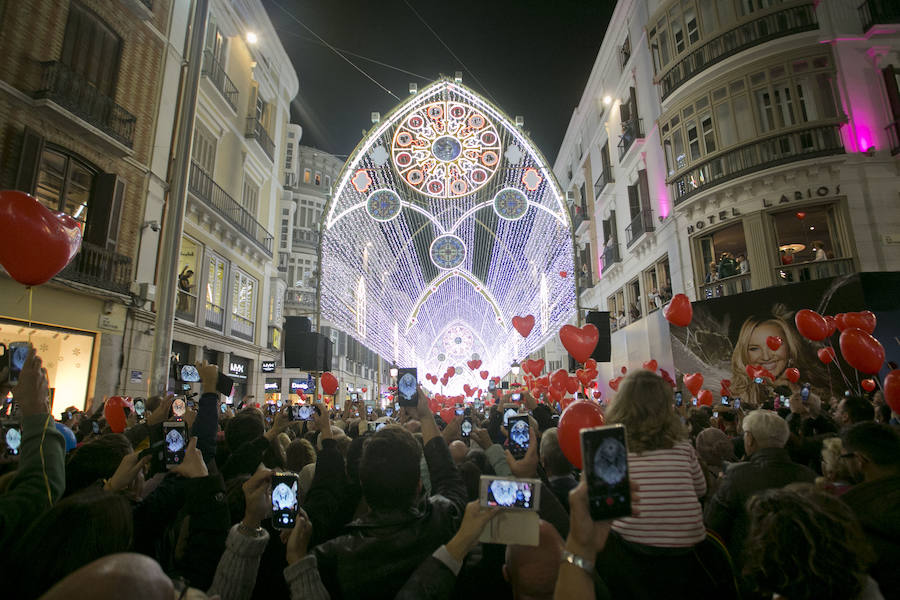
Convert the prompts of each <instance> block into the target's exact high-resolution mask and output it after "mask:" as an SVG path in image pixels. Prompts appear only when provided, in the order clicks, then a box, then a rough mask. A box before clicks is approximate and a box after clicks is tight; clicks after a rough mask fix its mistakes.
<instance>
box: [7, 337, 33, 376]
mask: <svg viewBox="0 0 900 600" xmlns="http://www.w3.org/2000/svg"><path fill="white" fill-rule="evenodd" d="M29 349H30V346H29V345H28V342H11V343H10V345H9V348H8V349H7V350H6V351H7V352H9V383H10V384H12V385H15V384H16V383H18V381H19V374H20V373H21V372H22V367H24V366H25V359H27V358H28V351H29Z"/></svg>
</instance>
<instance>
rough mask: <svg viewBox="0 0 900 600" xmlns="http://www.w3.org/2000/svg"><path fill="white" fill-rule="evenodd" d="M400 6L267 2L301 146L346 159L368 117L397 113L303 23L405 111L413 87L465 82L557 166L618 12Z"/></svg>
mask: <svg viewBox="0 0 900 600" xmlns="http://www.w3.org/2000/svg"><path fill="white" fill-rule="evenodd" d="M407 1H408V2H409V5H407V3H406V1H405V0H378V1H373V0H262V3H263V5H264V6H265V7H266V9H267V10H268V12H269V17H270V18H271V20H272V23H273V24H274V25H275V29H276V30H277V32H278V34H279V36H280V37H281V42H282V44H283V45H284V47H285V50H286V51H287V53H288V55H289V56H290V57H291V60H292V62H293V64H294V67H295V68H296V69H297V72H298V75H299V78H300V93H299V94H298V95H297V98H296V99H295V101H294V104H293V106H292V110H291V113H292V114H291V120H292V121H293V122H295V123H300V124H301V125H302V126H303V140H302V142H301V143H302V144H304V145H308V146H315V147H318V148H322V149H323V150H325V151H327V152H331V153H333V154H336V155H338V156H340V157H342V158H343V157H345V156H346V155H347V154H349V153H350V152H351V151H352V150H353V148H354V147H355V146H356V144H357V143H358V142H359V140H360V139H361V137H362V132H363V130H367V129H368V128H369V127H371V120H370V113H371V112H372V111H379V112H381V114H382V115H384V114H386V113H387V112H389V111H390V110H391V109H392V108H393V107H394V106H396V105H397V104H399V101H398V100H397V99H396V98H394V97H393V96H391V95H389V94H388V93H387V92H385V91H384V90H382V89H381V88H379V87H378V85H376V84H375V83H373V82H372V81H370V80H369V79H367V78H366V77H365V75H363V74H361V73H360V72H359V71H357V70H355V69H354V68H353V67H352V66H351V65H349V64H348V63H347V62H345V61H344V60H343V59H342V58H341V57H339V56H337V55H336V54H335V53H334V52H332V51H331V50H329V49H328V48H327V47H325V45H323V44H322V43H320V42H319V41H318V40H316V38H315V35H314V34H313V33H310V32H309V31H308V30H306V29H304V28H303V26H302V25H301V24H300V23H302V24H303V25H306V27H308V28H309V29H311V30H312V32H314V33H315V34H317V35H318V36H320V37H321V38H323V39H324V40H325V41H326V42H328V43H329V44H331V45H332V46H334V47H336V48H338V49H340V50H342V51H347V52H345V55H346V56H347V57H348V58H349V59H350V60H352V61H353V62H354V63H355V64H356V65H357V66H359V67H360V68H361V69H363V70H364V71H365V72H366V73H368V74H369V75H370V76H371V77H372V78H374V79H375V80H376V81H378V83H380V84H381V85H383V86H384V87H385V88H387V89H388V90H390V91H391V92H393V93H394V94H396V95H397V96H398V97H399V98H401V99H406V98H408V97H409V91H408V87H409V83H410V82H414V83H417V84H418V85H419V88H420V89H421V88H422V87H424V86H425V85H426V84H427V83H428V82H430V81H433V80H434V79H437V77H438V76H439V75H441V74H443V75H447V76H451V77H452V76H453V73H454V72H455V71H463V84H464V85H467V86H469V87H471V88H472V89H474V90H475V91H476V92H478V93H480V94H482V95H484V96H486V97H487V98H488V99H491V100H493V101H494V102H495V103H496V104H497V105H498V106H499V107H500V108H501V109H502V110H503V111H504V112H506V113H507V114H508V115H510V116H511V117H512V116H514V115H523V116H524V117H525V129H526V130H527V131H529V132H530V134H531V137H532V139H533V140H534V142H535V143H536V144H537V146H538V148H540V150H541V151H542V152H543V153H544V155H545V156H546V158H547V159H548V160H549V161H550V162H551V163H552V162H553V161H554V160H555V158H556V153H557V151H558V150H559V145H560V143H562V138H563V135H564V134H565V131H566V127H567V126H568V124H569V118H570V117H571V115H572V111H573V109H574V108H575V106H576V104H577V103H578V101H579V100H580V99H581V93H582V91H583V90H584V86H585V83H586V82H587V78H588V75H590V71H591V67H592V66H593V63H594V59H595V58H596V55H597V51H598V50H599V48H600V43H601V42H602V40H603V35H604V32H605V31H606V26H607V24H608V22H609V16H610V15H611V14H612V10H613V7H614V5H615V2H614V1H613V0H555V1H552V2H550V1H540V0H513V1H502V0H495V1H493V2H485V1H484V0H477V1H476V0H455V1H453V2H434V1H422V0H407ZM410 6H411V7H412V8H414V9H415V10H416V11H418V13H419V15H421V17H422V19H424V21H425V22H427V24H428V25H429V26H431V28H432V29H433V30H434V31H435V32H436V33H437V36H439V37H440V39H441V40H443V41H444V43H446V45H447V46H449V48H450V50H451V51H452V53H453V54H456V56H457V57H458V59H459V60H457V58H454V57H453V54H451V52H450V51H448V50H447V49H446V48H445V47H444V46H443V45H442V44H441V42H440V41H439V40H438V38H437V37H436V36H435V35H434V34H433V33H432V32H431V31H429V30H428V28H427V27H426V26H425V25H424V24H423V23H422V21H420V20H419V18H418V17H417V16H416V14H415V13H414V12H413V10H412V9H411V8H410ZM295 19H296V20H295ZM298 21H299V22H300V23H298ZM350 53H353V54H357V55H360V56H363V57H365V58H366V59H374V60H377V61H380V62H383V63H386V64H388V65H391V67H396V68H398V69H403V70H404V71H408V72H409V73H413V74H414V75H413V74H409V73H404V72H401V71H398V70H396V69H395V68H389V67H385V66H381V65H379V64H376V63H374V62H371V61H370V60H365V59H363V58H360V57H359V56H353V54H350ZM463 65H465V67H464V66H463ZM479 82H480V83H479Z"/></svg>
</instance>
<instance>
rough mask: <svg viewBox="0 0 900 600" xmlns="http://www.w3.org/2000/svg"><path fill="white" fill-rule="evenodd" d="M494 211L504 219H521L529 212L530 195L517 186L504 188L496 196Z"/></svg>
mask: <svg viewBox="0 0 900 600" xmlns="http://www.w3.org/2000/svg"><path fill="white" fill-rule="evenodd" d="M494 211H495V212H496V213H497V215H498V216H500V217H501V218H503V219H508V220H510V221H515V220H517V219H521V218H522V217H524V216H525V213H527V212H528V196H526V195H525V193H524V192H522V191H520V190H517V189H515V188H505V189H502V190H500V191H499V192H497V194H496V195H495V196H494Z"/></svg>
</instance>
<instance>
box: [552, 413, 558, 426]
mask: <svg viewBox="0 0 900 600" xmlns="http://www.w3.org/2000/svg"><path fill="white" fill-rule="evenodd" d="M550 427H559V415H553V416H552V417H550Z"/></svg>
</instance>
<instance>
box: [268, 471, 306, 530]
mask: <svg viewBox="0 0 900 600" xmlns="http://www.w3.org/2000/svg"><path fill="white" fill-rule="evenodd" d="M299 487H300V482H299V480H298V479H297V475H296V474H295V473H273V474H272V527H274V528H275V529H293V528H294V525H296V523H297V508H298V507H299V505H300V503H299V502H298V500H297V490H298V489H299Z"/></svg>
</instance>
